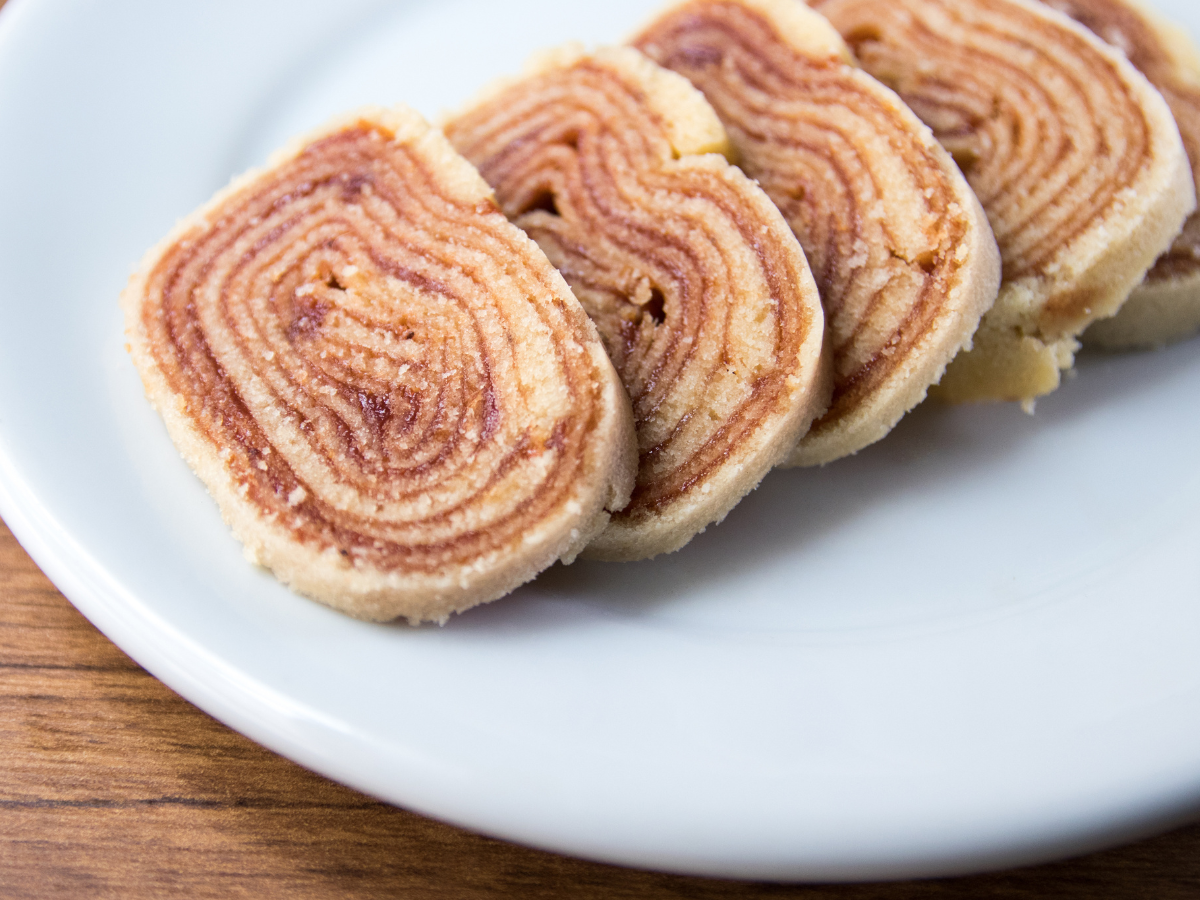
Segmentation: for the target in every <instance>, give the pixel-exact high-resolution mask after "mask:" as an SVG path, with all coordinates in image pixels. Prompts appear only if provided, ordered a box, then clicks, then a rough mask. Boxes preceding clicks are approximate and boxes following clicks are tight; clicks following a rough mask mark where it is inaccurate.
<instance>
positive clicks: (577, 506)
mask: <svg viewBox="0 0 1200 900" xmlns="http://www.w3.org/2000/svg"><path fill="white" fill-rule="evenodd" d="M122 305H123V308H124V310H125V315H126V328H127V335H128V340H129V348H130V351H131V353H132V355H133V358H134V361H135V363H136V365H137V367H138V370H139V372H140V374H141V376H142V379H143V382H144V384H145V387H146V392H147V395H148V396H149V398H150V400H151V401H152V402H153V403H154V405H155V406H156V408H157V409H158V410H159V411H160V413H161V414H162V416H163V418H164V420H165V422H166V425H167V429H168V431H169V432H170V435H171V437H172V438H173V440H174V441H175V443H176V445H177V446H178V447H179V449H180V451H181V452H182V454H183V456H184V457H185V459H186V460H187V461H188V463H189V464H190V465H191V466H192V468H193V469H194V470H195V471H196V473H197V474H198V475H199V476H200V478H201V479H202V480H203V481H204V483H205V484H206V485H207V487H208V489H209V491H210V493H211V494H212V495H213V497H214V498H215V499H216V501H217V503H218V505H219V506H220V509H221V512H222V514H223V516H224V517H225V519H226V521H227V522H228V523H229V524H230V525H231V527H232V528H233V530H234V532H235V534H236V536H237V537H238V538H239V539H240V540H241V541H242V542H243V543H244V545H245V549H246V553H247V556H248V557H249V558H251V559H252V560H254V561H255V562H258V563H260V564H262V565H264V566H266V567H268V568H270V569H271V570H272V571H273V572H274V573H275V574H276V575H277V576H278V577H279V578H280V579H281V580H282V581H284V582H285V583H287V584H288V585H290V586H291V587H292V588H294V589H295V590H297V591H299V592H301V593H303V594H306V595H308V596H310V597H313V598H315V599H317V600H319V601H321V602H323V603H326V604H328V605H330V606H333V607H335V608H337V609H340V610H342V611H344V612H347V613H349V614H351V615H354V616H357V617H361V618H366V619H375V620H387V619H392V618H395V617H397V616H405V617H407V618H408V619H409V620H410V621H412V622H418V621H421V620H445V618H446V617H447V616H449V615H450V614H451V613H453V612H457V611H460V610H462V609H465V608H467V607H469V606H473V605H475V604H477V603H482V602H485V601H488V600H492V599H495V598H496V597H498V596H500V595H502V594H504V593H506V592H508V591H509V590H511V589H512V588H514V587H516V586H517V585H519V584H521V583H522V582H524V581H527V580H528V579H530V578H532V577H533V576H534V575H536V574H537V572H538V571H540V570H541V569H543V568H545V567H546V566H548V565H550V564H551V563H552V562H554V561H555V560H557V559H559V558H562V557H567V558H570V557H572V556H573V555H574V554H575V553H577V552H578V551H579V550H580V549H581V548H582V547H583V546H584V545H585V544H586V543H587V542H588V541H589V540H590V539H591V537H592V536H593V535H594V534H595V533H597V532H598V531H599V530H601V529H602V528H603V527H604V525H605V524H606V523H607V520H608V517H609V514H610V511H612V510H616V509H619V508H620V507H621V506H623V505H624V504H625V502H626V500H627V499H628V496H629V492H630V490H631V488H632V479H633V470H634V465H635V461H636V456H635V448H634V443H633V441H634V438H633V425H632V417H631V413H630V410H629V404H628V400H627V398H626V397H625V395H624V392H623V390H622V388H621V385H620V382H619V380H618V379H617V376H616V373H615V372H614V370H613V368H612V366H611V364H610V363H609V361H608V359H607V357H606V355H605V352H604V349H603V346H602V344H601V342H600V340H599V337H598V335H597V334H596V330H595V328H594V326H593V325H592V324H591V322H590V321H589V320H588V318H587V316H586V314H585V313H584V311H583V309H582V308H581V307H580V306H579V304H578V302H577V301H576V300H575V298H574V297H573V296H572V294H571V292H570V290H569V289H568V287H567V285H566V283H565V282H563V280H562V278H561V276H560V275H559V274H558V273H557V272H556V271H555V270H554V269H553V268H552V267H551V266H550V264H549V262H548V261H547V260H546V258H545V256H544V254H543V253H542V252H541V251H540V250H539V249H538V248H537V246H536V245H535V244H534V243H533V242H532V241H530V240H529V239H528V238H527V237H526V236H525V235H524V234H523V233H522V232H521V231H520V230H519V229H517V228H515V227H513V226H512V225H511V224H510V223H509V222H508V220H507V219H506V218H505V217H504V215H503V214H502V213H501V212H500V211H499V209H498V208H497V207H496V204H495V202H494V200H493V198H492V194H491V191H490V189H489V188H488V187H487V185H486V184H485V183H484V182H483V181H482V180H481V179H480V178H479V176H478V173H476V172H475V171H474V170H473V169H472V168H471V167H470V165H469V164H468V163H467V162H466V161H465V160H463V159H462V158H461V157H459V156H458V155H457V154H455V153H454V152H453V150H452V148H451V147H450V146H449V144H448V143H447V142H446V140H445V138H444V137H443V136H442V135H441V134H440V133H438V132H437V131H434V130H432V129H430V128H429V126H428V125H426V124H425V122H424V121H423V120H421V119H420V117H419V116H417V115H416V114H415V113H412V112H410V111H407V110H404V109H401V108H397V109H394V110H382V109H367V110H362V111H360V112H358V113H355V114H352V115H350V116H347V117H344V118H341V119H339V120H337V121H335V122H333V123H331V124H330V125H328V126H326V127H325V128H323V129H321V130H320V131H318V132H316V133H314V134H312V135H310V136H308V137H306V138H305V139H303V140H301V141H299V142H297V143H296V144H295V145H293V146H292V147H291V148H289V149H288V150H286V151H284V152H283V153H281V154H280V155H278V156H277V157H276V158H274V159H273V160H272V162H271V164H270V166H269V167H268V168H266V169H263V170H261V171H256V172H252V173H250V174H249V175H247V176H244V177H242V178H241V179H238V180H237V181H235V182H234V183H233V184H232V185H231V186H230V187H229V188H227V189H226V190H224V191H222V192H221V193H220V194H218V195H217V196H216V197H215V198H214V199H213V200H212V201H211V202H210V203H209V204H207V205H206V206H205V207H203V208H202V209H201V210H199V211H198V212H196V213H195V214H193V215H192V216H190V217H189V218H187V219H185V220H184V221H183V222H181V223H180V224H179V226H177V227H176V228H175V230H174V231H173V232H172V233H171V234H170V235H169V236H168V237H167V238H166V239H165V240H164V241H163V242H162V243H160V244H159V245H158V246H157V247H155V248H154V249H153V250H152V251H150V253H149V254H148V255H147V257H146V258H145V260H144V261H143V263H142V266H141V268H140V269H139V271H138V272H137V273H136V274H135V275H134V277H133V278H132V280H131V281H130V284H129V286H128V288H127V289H126V290H125V292H124V294H123V295H122Z"/></svg>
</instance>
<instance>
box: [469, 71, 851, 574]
mask: <svg viewBox="0 0 1200 900" xmlns="http://www.w3.org/2000/svg"><path fill="white" fill-rule="evenodd" d="M446 133H447V136H448V137H449V138H450V140H451V141H452V142H453V143H454V145H455V146H456V147H457V148H458V149H459V151H460V152H461V153H462V154H463V155H464V156H465V157H466V158H467V159H469V160H471V162H473V163H474V164H475V165H476V166H478V167H479V170H480V172H481V173H482V175H483V176H484V178H485V179H486V180H487V181H488V182H489V183H490V184H491V185H492V186H493V187H494V188H495V190H496V196H497V199H498V200H499V202H500V205H501V207H502V208H503V210H504V212H505V213H506V214H507V215H509V216H510V217H511V218H512V219H513V221H514V222H516V223H517V224H518V225H520V226H521V227H522V228H523V229H525V231H526V232H528V233H529V234H530V235H531V236H532V237H533V238H534V239H535V240H536V241H537V242H538V244H539V245H540V246H541V247H542V248H543V249H544V250H545V251H546V254H547V256H548V257H549V258H550V260H551V262H553V263H554V264H555V265H556V266H557V267H558V268H559V270H560V271H561V272H562V273H563V275H564V276H565V277H566V279H567V281H568V283H569V284H570V285H571V287H572V289H573V290H574V291H575V293H576V295H577V296H578V297H579V299H580V301H581V302H582V303H583V305H584V307H585V308H586V309H587V311H588V313H589V315H591V317H592V319H593V320H594V321H595V323H596V325H597V327H598V328H599V330H600V334H601V335H602V337H603V339H604V342H605V346H606V347H607V348H608V351H609V354H610V356H611V358H612V360H613V362H614V364H615V365H616V368H617V371H618V372H620V374H621V377H622V380H623V381H624V384H625V386H626V388H627V389H628V391H629V395H630V398H631V400H632V402H633V410H634V416H635V419H636V421H637V431H638V445H639V451H640V460H639V465H638V476H637V484H636V486H635V488H634V491H633V497H632V499H631V501H630V503H629V506H628V507H626V508H625V509H624V510H623V511H622V512H620V513H619V514H616V515H614V516H613V518H612V520H611V521H610V523H609V525H608V528H607V529H606V530H605V531H604V532H603V533H601V534H600V535H599V536H598V537H597V539H596V540H595V541H594V542H593V543H592V544H591V545H590V546H589V547H588V548H587V550H586V551H585V554H586V555H587V556H590V557H593V558H600V559H613V560H629V559H641V558H648V557H651V556H654V555H656V554H658V553H665V552H670V551H672V550H676V549H678V548H679V547H681V546H683V545H684V544H685V543H687V541H689V540H690V539H691V538H692V537H693V536H694V535H695V534H697V533H698V532H700V531H702V530H703V529H704V528H705V527H706V526H707V525H709V524H712V523H713V522H715V521H719V520H720V519H721V518H723V517H724V516H725V514H726V513H727V512H728V511H729V510H730V509H731V508H732V507H733V506H734V504H736V503H737V502H738V501H739V500H740V499H741V498H742V497H743V496H744V495H745V494H746V493H747V492H748V491H749V490H751V489H752V488H754V487H755V486H756V485H757V484H758V482H759V480H760V479H761V478H762V477H763V475H764V474H765V473H766V472H767V471H768V470H769V469H770V468H771V467H772V466H773V465H775V464H776V463H778V462H779V461H780V460H781V459H783V458H784V457H785V456H787V455H788V454H789V453H790V452H791V451H792V448H793V447H794V446H795V444H796V441H797V440H798V439H799V437H800V435H801V434H803V433H804V431H805V430H806V429H807V428H808V426H809V423H810V422H811V421H812V419H813V417H814V416H815V415H817V414H819V413H820V412H821V411H822V410H823V409H824V408H825V404H826V402H827V400H828V379H827V377H826V376H825V372H824V368H823V365H822V359H821V347H822V336H823V330H824V325H823V314H822V311H821V306H820V301H819V299H818V296H817V291H816V286H815V284H814V283H813V279H812V276H811V274H810V272H809V269H808V266H807V264H806V263H805V259H804V254H803V251H802V250H801V248H800V246H799V244H798V243H797V242H796V239H795V237H794V236H793V235H792V233H791V231H790V229H789V228H788V226H787V223H786V222H785V221H784V220H783V218H782V216H781V215H780V213H779V211H778V210H777V209H776V208H775V206H774V205H773V204H772V203H771V201H770V200H769V199H768V198H767V196H766V195H765V194H764V193H763V192H762V191H761V190H760V189H759V188H757V187H756V186H755V185H754V183H753V182H751V181H750V179H748V178H747V177H746V176H745V175H744V174H743V173H742V172H740V171H739V170H738V169H736V168H735V167H734V166H732V165H730V164H729V163H728V161H727V160H726V159H725V158H724V157H723V156H721V155H718V153H716V152H712V151H724V150H727V143H726V139H725V134H724V131H723V129H722V128H721V125H720V123H719V121H718V120H717V118H716V116H715V115H714V114H713V112H712V110H711V109H710V108H709V107H708V105H707V104H706V103H705V102H704V99H703V98H702V97H701V96H700V94H699V93H698V92H697V91H696V90H695V89H694V88H693V87H692V86H691V85H689V84H688V83H687V82H686V81H685V80H684V79H683V78H680V77H679V76H678V75H676V74H674V73H671V72H668V71H666V70H664V69H661V68H659V67H658V66H655V65H654V64H653V63H651V62H650V61H649V60H648V59H646V58H645V57H644V56H642V55H641V54H640V53H638V52H637V51H635V50H633V49H631V48H627V47H621V48H607V49H602V50H598V51H596V52H595V53H592V54H585V53H583V52H582V50H580V49H579V48H574V47H567V48H563V49H560V50H558V51H555V52H552V53H548V54H543V55H542V56H540V57H538V58H537V59H535V60H534V61H533V62H532V63H531V65H530V66H529V67H528V69H527V72H526V74H525V75H524V76H523V77H521V78H519V79H515V80H508V81H505V82H503V83H500V84H498V85H496V86H494V87H493V88H491V89H490V90H488V91H487V92H486V93H485V94H484V95H483V96H482V97H481V98H480V99H478V100H477V101H476V102H475V103H473V104H472V105H471V106H470V107H469V108H468V109H466V110H465V111H464V112H462V113H461V114H459V115H456V116H455V117H454V118H453V119H451V120H450V121H449V122H448V123H447V125H446Z"/></svg>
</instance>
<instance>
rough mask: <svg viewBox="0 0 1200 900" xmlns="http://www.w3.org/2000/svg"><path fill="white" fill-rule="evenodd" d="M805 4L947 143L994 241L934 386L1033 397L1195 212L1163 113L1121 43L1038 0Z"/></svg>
mask: <svg viewBox="0 0 1200 900" xmlns="http://www.w3.org/2000/svg"><path fill="white" fill-rule="evenodd" d="M813 6H815V7H816V8H817V9H818V10H820V12H822V13H823V14H825V15H827V16H828V17H829V19H830V21H831V22H832V23H833V25H834V26H835V27H836V28H837V29H838V31H839V32H841V34H842V36H843V37H845V38H846V41H847V42H848V43H849V45H850V46H851V47H852V48H853V50H854V52H855V54H856V55H857V57H858V60H859V62H860V63H861V64H862V65H863V67H864V68H866V70H867V71H869V72H870V73H871V74H872V75H874V76H875V77H876V78H879V79H880V80H881V81H884V82H885V83H887V84H888V85H890V86H891V87H893V88H895V89H896V91H897V93H899V94H900V96H901V97H903V98H904V100H905V102H907V103H908V104H909V106H911V107H912V108H913V110H914V111H915V112H916V113H917V115H919V116H920V117H921V118H922V119H924V120H925V121H926V122H927V123H929V125H930V126H931V127H932V128H933V131H934V133H935V134H936V135H937V136H938V137H939V138H940V139H941V141H942V142H943V143H944V144H945V145H946V147H947V148H948V149H949V150H950V151H951V153H952V154H953V155H954V157H955V159H956V160H958V163H959V165H960V166H961V167H962V169H963V171H964V172H965V173H966V176H967V180H968V181H969V182H970V183H971V186H972V187H973V188H974V189H975V192H976V194H978V196H979V199H980V201H981V202H982V203H983V207H984V209H985V210H987V213H988V216H989V218H990V220H991V223H992V228H993V230H994V231H995V233H996V239H997V241H998V242H999V245H1000V254H1001V258H1002V259H1003V263H1004V281H1003V284H1002V286H1001V289H1000V297H999V299H998V300H997V301H996V305H995V306H994V307H993V308H992V309H991V311H990V312H989V313H988V314H987V315H986V316H985V317H984V319H983V322H982V323H981V324H980V328H979V331H978V332H977V334H976V336H975V341H974V349H973V350H971V351H970V352H967V353H963V354H961V355H960V356H959V357H958V358H957V359H956V360H955V361H954V363H952V364H951V366H950V368H949V370H948V371H947V373H946V377H945V378H944V379H943V381H942V383H941V386H940V388H939V393H940V395H941V396H943V397H944V398H945V399H947V400H950V401H973V400H1020V401H1023V402H1024V403H1025V404H1026V406H1027V408H1029V405H1030V404H1032V402H1033V401H1034V400H1035V399H1036V398H1037V397H1039V396H1042V395H1044V394H1047V393H1049V392H1051V391H1053V390H1055V389H1056V388H1057V387H1058V385H1059V382H1060V377H1061V376H1060V373H1061V371H1062V370H1064V369H1069V368H1071V367H1072V366H1073V364H1074V355H1075V351H1076V350H1077V349H1078V346H1079V342H1078V340H1077V337H1078V336H1079V334H1080V333H1081V332H1083V330H1084V329H1085V328H1087V327H1088V325H1090V324H1091V323H1092V322H1094V321H1097V320H1099V319H1103V318H1106V317H1109V316H1112V315H1114V314H1115V313H1116V312H1117V311H1118V310H1119V309H1120V307H1121V305H1122V304H1123V303H1124V302H1125V299H1126V298H1127V297H1128V296H1129V293H1130V291H1132V290H1133V289H1134V288H1135V287H1136V286H1137V285H1138V284H1139V283H1141V281H1142V280H1143V278H1144V277H1145V274H1146V272H1147V270H1148V269H1149V268H1150V267H1151V266H1152V265H1153V264H1154V262H1155V260H1157V259H1158V258H1159V256H1160V255H1161V254H1162V253H1163V252H1164V251H1165V250H1167V249H1168V248H1169V247H1170V246H1171V243H1172V241H1173V240H1174V239H1175V236H1176V235H1178V234H1179V232H1180V229H1181V227H1182V225H1183V222H1184V219H1185V218H1186V217H1187V216H1188V215H1189V214H1190V213H1191V212H1192V211H1193V209H1194V208H1195V202H1196V197H1195V192H1194V188H1193V184H1192V175H1191V168H1190V165H1189V164H1188V160H1187V156H1186V154H1185V153H1184V149H1183V143H1182V140H1181V139H1180V136H1179V130H1178V128H1177V127H1176V125H1175V121H1174V119H1173V118H1172V116H1171V111H1170V109H1169V108H1168V107H1167V104H1166V102H1165V101H1164V100H1163V98H1162V96H1161V95H1160V94H1159V93H1158V91H1156V90H1155V89H1154V88H1153V87H1152V86H1151V85H1150V83H1149V82H1148V81H1147V80H1146V79H1145V77H1144V76H1142V75H1141V74H1140V73H1139V72H1138V71H1137V70H1136V69H1135V68H1134V67H1133V66H1132V65H1130V63H1129V62H1128V61H1127V60H1126V59H1125V57H1124V56H1123V55H1122V54H1121V53H1119V52H1118V51H1116V50H1114V49H1113V48H1112V47H1109V46H1108V45H1106V44H1104V43H1103V42H1102V41H1100V40H1099V39H1098V38H1097V37H1096V36H1095V35H1093V34H1092V33H1091V32H1089V31H1088V30H1087V29H1085V28H1083V27H1082V26H1081V25H1079V24H1078V23H1076V22H1074V21H1072V20H1071V19H1069V18H1068V17H1066V16H1064V15H1063V14H1062V13H1060V12H1057V11H1056V10H1053V9H1051V8H1049V7H1048V6H1045V5H1043V4H1041V3H1039V2H1036V0H813Z"/></svg>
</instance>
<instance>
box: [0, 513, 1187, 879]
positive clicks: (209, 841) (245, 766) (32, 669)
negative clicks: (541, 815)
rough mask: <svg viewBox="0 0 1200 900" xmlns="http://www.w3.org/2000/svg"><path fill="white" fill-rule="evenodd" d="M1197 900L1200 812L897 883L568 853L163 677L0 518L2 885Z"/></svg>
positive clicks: (0, 864)
mask: <svg viewBox="0 0 1200 900" xmlns="http://www.w3.org/2000/svg"><path fill="white" fill-rule="evenodd" d="M176 896H178V897H183V896H187V897H189V898H193V897H194V898H202V897H221V898H232V897H253V898H260V897H276V896H278V897H287V898H289V900H304V898H315V897H330V898H334V897H336V898H357V897H362V898H367V897H370V898H379V897H411V898H419V900H440V898H446V900H474V898H494V897H514V898H517V897H519V898H522V900H540V898H547V900H550V898H597V900H620V898H638V900H666V898H689V900H710V898H711V900H716V898H722V900H732V898H765V897H772V898H776V897H792V898H818V897H821V898H843V900H910V898H935V900H937V898H949V897H970V898H977V897H982V898H999V897H1003V898H1027V897H1047V898H1049V897H1054V898H1089V900H1119V898H1151V900H1184V898H1187V900H1195V898H1200V826H1192V827H1190V828H1185V829H1182V830H1180V831H1176V832H1174V833H1172V834H1168V835H1165V836H1163V837H1160V838H1157V839H1154V840H1149V841H1145V842H1142V843H1138V844H1135V845H1133V846H1130V847H1125V848H1122V849H1118V850H1112V851H1109V852H1106V853H1099V854H1095V855H1093V856H1089V857H1086V858H1084V859H1079V860H1074V861H1070V862H1064V863H1058V864H1055V865H1048V866H1039V867H1036V868H1031V869H1023V870H1018V871H1013V872H1005V873H1001V874H996V875H987V876H980V877H975V878H957V879H950V880H945V881H937V882H923V883H904V884H886V885H850V886H844V885H838V886H818V887H808V886H793V885H766V884H747V883H736V882H724V881H710V880H705V879H699V878H683V877H677V876H671V875H660V874H655V873H650V872H638V871H633V870H628V869H620V868H616V867H613V866H605V865H599V864H596V863H590V862H582V861H579V860H573V859H566V858H563V857H560V856H556V855H553V854H550V853H542V852H540V851H537V850H529V849H526V848H524V847H518V846H514V845H510V844H506V843H503V842H501V841H495V840H490V839H488V838H484V837H479V836H477V835H473V834H470V833H468V832H465V831H461V830H459V829H457V828H452V827H450V826H447V825H443V824H440V823H438V822H434V821H431V820H429V819H425V818H422V817H421V816H418V815H415V814H413V813H409V812H406V811H404V810H401V809H396V808H394V807H389V806H385V805H383V804H381V803H377V802H375V801H374V800H371V799H369V798H367V797H364V796H362V795H361V794H358V793H356V792H355V791H352V790H350V789H348V788H344V787H341V786H340V785H337V784H334V783H333V782H330V781H327V780H326V779H324V778H322V777H320V776H318V775H314V774H312V773H311V772H308V771H306V770H304V769H302V768H300V767H299V766H297V765H294V764H293V763H291V762H288V761H287V760H285V759H282V758H281V757H278V756H275V755H274V754H272V753H270V752H269V751H267V750H264V749H262V748H261V747H259V746H257V745H256V744H254V743H252V742H251V741H249V740H248V739H246V738H244V737H242V736H241V735H239V734H236V733H234V732H232V731H230V730H229V729H228V728H226V727H224V726H223V725H221V724H219V723H217V722H216V721H214V720H213V719H211V718H209V717H208V716H207V715H205V714H204V713H202V712H200V711H199V710H198V709H196V708H195V707H193V706H192V705H191V704H189V703H188V702H187V701H185V700H183V699H182V698H180V697H179V696H177V695H176V694H174V693H172V692H171V691H170V690H169V689H168V688H167V687H165V686H164V685H163V684H161V683H160V682H158V681H156V680H155V679H154V678H153V677H151V676H150V675H149V674H147V673H146V672H145V671H144V670H143V669H141V668H140V667H139V666H138V665H137V664H136V663H134V662H133V661H131V660H130V659H129V658H128V657H127V656H125V654H124V653H122V652H121V651H120V650H118V649H117V648H116V647H115V646H113V644H111V643H110V642H109V641H108V640H107V639H106V638H105V637H104V636H103V635H101V634H100V633H99V632H98V631H96V629H95V628H93V627H92V626H91V625H90V624H89V623H88V622H87V621H86V620H85V619H84V618H83V617H82V616H81V615H80V614H79V613H77V612H76V611H75V609H74V608H73V607H72V606H71V605H70V604H69V603H68V602H67V601H66V600H65V599H64V598H63V596H62V595H61V594H60V593H59V592H58V591H57V590H55V588H54V586H53V585H52V584H50V582H49V581H48V580H47V579H46V577H45V576H44V575H42V573H41V572H40V571H39V570H38V568H37V567H36V566H35V565H34V564H33V562H32V561H31V560H30V559H29V557H28V556H27V555H26V554H25V552H24V551H23V550H22V549H21V547H20V545H19V544H17V542H16V540H15V539H14V538H13V537H12V535H11V534H10V533H9V532H8V530H7V529H6V528H5V527H4V526H3V524H2V523H0V898H4V900H8V898H24V897H64V898H67V897H69V898H105V897H114V898H117V897H119V898H139V897H155V898H161V897H176Z"/></svg>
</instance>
